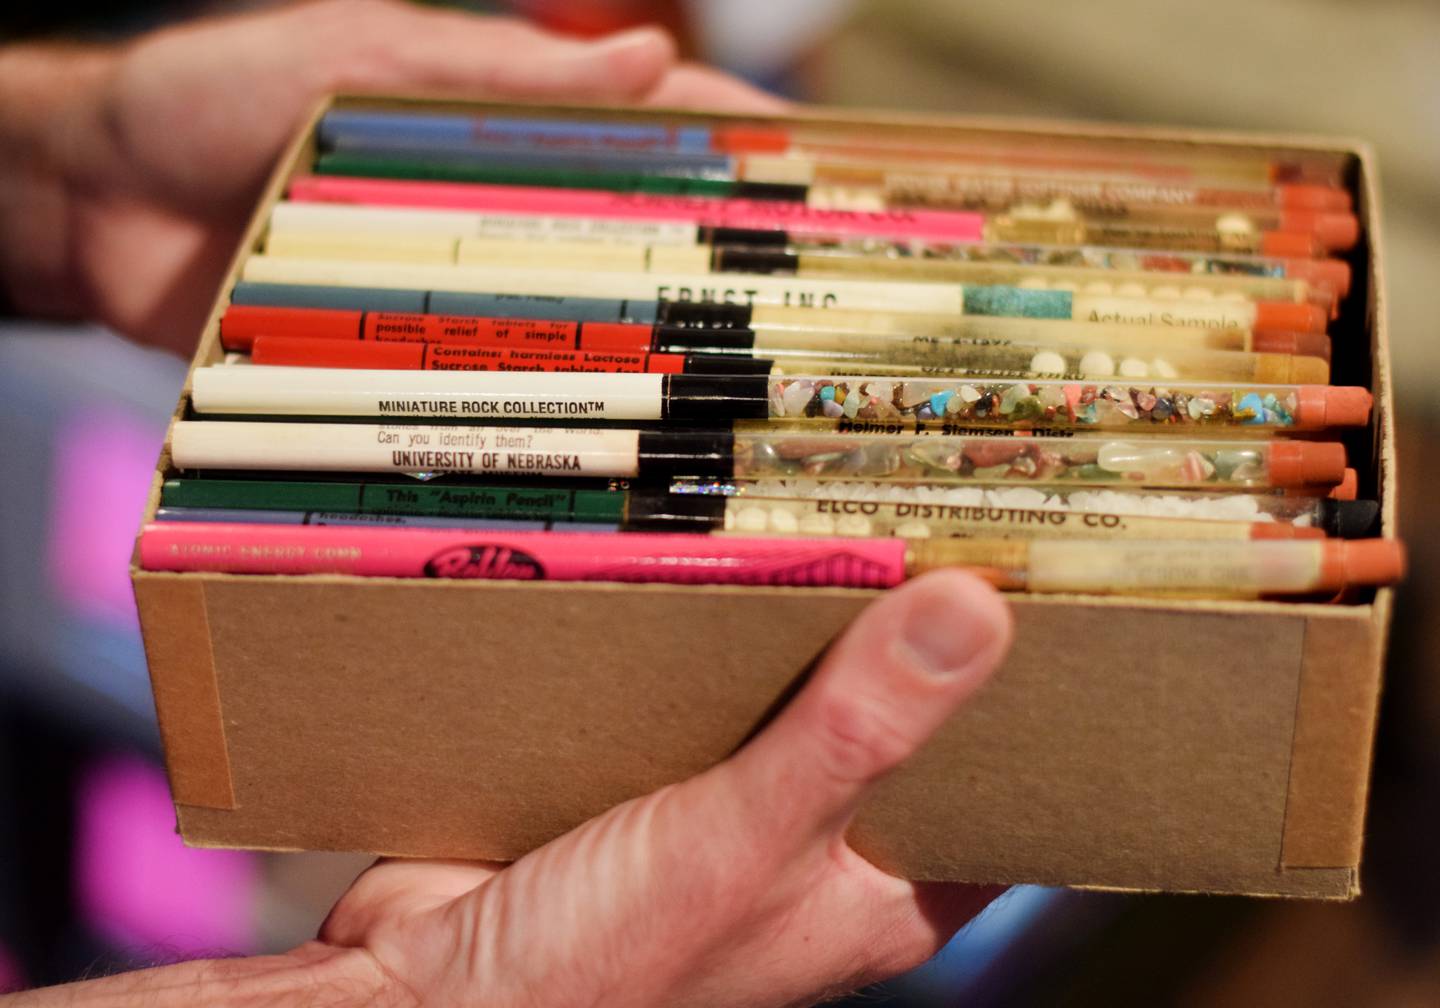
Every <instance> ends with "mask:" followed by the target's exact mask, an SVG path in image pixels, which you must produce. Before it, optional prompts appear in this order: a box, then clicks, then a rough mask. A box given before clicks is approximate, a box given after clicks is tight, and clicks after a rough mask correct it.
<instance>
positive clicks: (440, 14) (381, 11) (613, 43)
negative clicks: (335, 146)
mask: <svg viewBox="0 0 1440 1008" xmlns="http://www.w3.org/2000/svg"><path fill="white" fill-rule="evenodd" d="M324 6H330V5H324ZM347 9H350V11H351V13H354V14H356V16H354V17H351V18H348V23H347V25H346V27H345V29H344V31H343V32H341V33H339V34H338V35H337V36H336V37H337V38H339V39H343V40H345V41H344V44H343V45H341V46H340V47H339V49H338V51H337V52H336V53H335V54H334V57H333V58H334V59H335V60H336V64H335V67H334V77H335V80H334V84H335V85H336V86H337V87H340V88H342V89H343V88H346V87H349V88H356V89H363V90H369V89H390V90H405V89H409V90H416V89H422V90H436V91H446V92H453V93H456V94H461V95H471V96H474V95H481V96H486V97H494V98H549V99H567V100H573V101H617V100H632V99H635V98H637V97H639V96H640V95H642V94H644V93H645V92H647V91H649V90H650V89H652V88H653V87H654V86H655V85H656V83H657V82H658V81H659V80H660V79H661V77H662V76H663V74H664V73H665V71H666V70H668V69H669V68H670V66H671V65H672V64H673V63H674V60H675V43H674V41H673V40H672V39H671V38H670V36H669V35H668V34H667V33H666V32H664V31H663V30H662V29H660V28H656V27H643V28H634V29H630V30H628V31H623V32H620V33H618V34H615V35H610V36H607V37H604V38H601V39H597V40H594V41H581V40H578V39H570V38H565V37H563V36H559V35H553V34H550V33H549V32H545V31H541V30H539V29H537V28H534V27H531V26H529V25H526V24H524V23H521V22H518V21H512V20H509V19H501V18H487V17H475V16H472V15H468V14H463V13H459V12H455V11H435V10H420V9H416V8H414V7H411V6H409V5H401V4H391V3H384V2H367V3H361V4H359V5H358V7H356V6H355V5H353V4H350V5H342V6H341V8H340V13H341V15H342V16H343V15H344V13H345V11H346V10H347ZM324 13H325V14H326V16H330V14H329V12H324Z"/></svg>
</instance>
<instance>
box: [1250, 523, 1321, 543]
mask: <svg viewBox="0 0 1440 1008" xmlns="http://www.w3.org/2000/svg"><path fill="white" fill-rule="evenodd" d="M1250 538H1251V539H1324V538H1325V530H1324V529H1323V528H1321V527H1320V526H1318V525H1291V524H1290V523H1289V522H1279V521H1277V522H1256V523H1255V524H1253V525H1251V526H1250Z"/></svg>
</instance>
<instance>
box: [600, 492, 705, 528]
mask: <svg viewBox="0 0 1440 1008" xmlns="http://www.w3.org/2000/svg"><path fill="white" fill-rule="evenodd" d="M724 524H725V498H724V497H722V496H720V495H719V494H671V493H666V492H665V491H663V490H631V491H630V494H629V496H627V497H626V499H625V522H624V527H625V528H626V529H628V530H630V531H635V532H708V531H710V530H711V529H716V528H720V527H721V526H723V525H724Z"/></svg>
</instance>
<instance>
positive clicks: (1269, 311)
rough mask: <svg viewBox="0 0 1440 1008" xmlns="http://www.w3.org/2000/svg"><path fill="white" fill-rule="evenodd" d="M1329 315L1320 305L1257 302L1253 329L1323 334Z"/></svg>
mask: <svg viewBox="0 0 1440 1008" xmlns="http://www.w3.org/2000/svg"><path fill="white" fill-rule="evenodd" d="M1329 320H1330V319H1329V314H1328V313H1327V312H1326V311H1325V309H1323V308H1321V307H1320V306H1319V305H1316V304H1310V303H1308V302H1306V303H1303V304H1302V303H1300V302H1296V301H1256V302H1255V322H1254V324H1253V326H1252V328H1253V329H1254V330H1255V331H1256V332H1260V331H1262V330H1279V331H1281V332H1315V333H1323V332H1324V331H1325V324H1326V323H1327V322H1328V321H1329Z"/></svg>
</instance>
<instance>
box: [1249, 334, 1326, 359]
mask: <svg viewBox="0 0 1440 1008" xmlns="http://www.w3.org/2000/svg"><path fill="white" fill-rule="evenodd" d="M1250 348H1251V349H1252V350H1254V351H1255V352H1256V353H1279V354H1292V355H1294V356H1297V357H1319V358H1320V359H1321V360H1324V361H1328V360H1329V359H1330V337H1329V336H1327V335H1326V334H1325V333H1322V332H1271V331H1269V330H1266V331H1264V332H1257V333H1256V334H1255V335H1254V336H1252V337H1251V339H1250Z"/></svg>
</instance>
